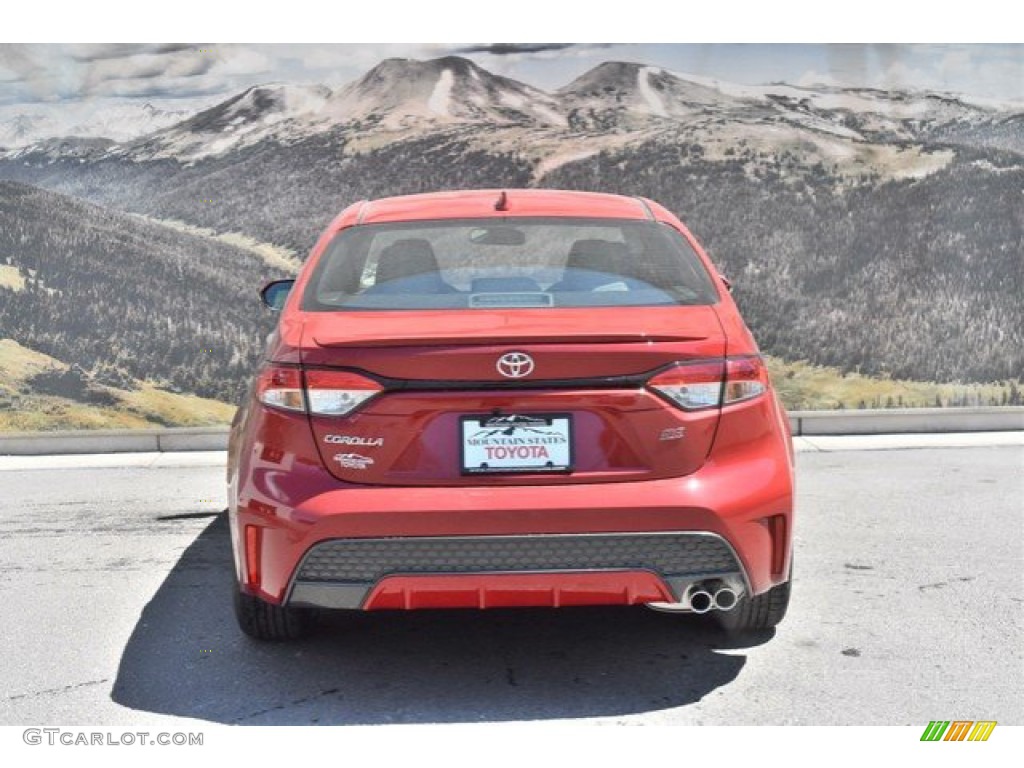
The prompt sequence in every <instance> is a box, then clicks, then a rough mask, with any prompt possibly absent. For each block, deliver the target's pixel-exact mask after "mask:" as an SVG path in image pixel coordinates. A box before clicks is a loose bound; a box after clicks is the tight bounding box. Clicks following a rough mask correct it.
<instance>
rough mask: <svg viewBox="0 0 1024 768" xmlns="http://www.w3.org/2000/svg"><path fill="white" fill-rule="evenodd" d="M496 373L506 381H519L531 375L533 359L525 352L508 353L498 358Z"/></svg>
mask: <svg viewBox="0 0 1024 768" xmlns="http://www.w3.org/2000/svg"><path fill="white" fill-rule="evenodd" d="M497 368H498V373H500V374H501V375H502V376H504V377H505V378H508V379H521V378H523V377H524V376H529V375H530V374H531V373H533V358H532V357H530V356H529V355H528V354H526V353H525V352H508V353H506V354H504V355H502V356H501V357H499V358H498V365H497Z"/></svg>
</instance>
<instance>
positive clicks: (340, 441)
mask: <svg viewBox="0 0 1024 768" xmlns="http://www.w3.org/2000/svg"><path fill="white" fill-rule="evenodd" d="M324 442H325V443H329V444H333V445H362V446H365V447H367V448H378V447H380V446H382V445H384V438H383V437H363V436H362V435H327V436H326V437H324Z"/></svg>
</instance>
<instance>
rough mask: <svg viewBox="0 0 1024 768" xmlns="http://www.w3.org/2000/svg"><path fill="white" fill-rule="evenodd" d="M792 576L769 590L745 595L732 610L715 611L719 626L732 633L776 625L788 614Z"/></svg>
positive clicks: (763, 628) (754, 630) (753, 630)
mask: <svg viewBox="0 0 1024 768" xmlns="http://www.w3.org/2000/svg"><path fill="white" fill-rule="evenodd" d="M790 584H792V578H790V580H789V581H787V582H785V583H784V584H778V585H776V586H774V587H772V588H771V589H769V590H768V591H767V592H765V593H763V594H760V595H755V596H754V597H744V598H742V599H741V600H740V601H739V602H738V603H737V604H736V607H735V608H733V609H732V610H731V611H715V619H716V620H717V621H718V624H719V626H721V627H722V629H724V630H725V631H726V632H729V633H730V634H739V633H743V632H756V631H758V630H765V629H771V628H772V627H775V626H776V625H777V624H778V623H779V622H780V621H782V619H783V617H785V615H786V609H787V608H788V607H789V593H790Z"/></svg>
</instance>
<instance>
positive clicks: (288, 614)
mask: <svg viewBox="0 0 1024 768" xmlns="http://www.w3.org/2000/svg"><path fill="white" fill-rule="evenodd" d="M235 617H236V618H237V619H238V626H239V627H240V628H241V629H242V631H243V632H245V634H247V635H248V636H249V637H252V638H254V639H256V640H272V641H281V640H300V639H302V638H303V637H306V636H307V635H309V633H310V632H311V631H312V629H313V615H312V612H311V611H310V610H308V609H306V608H288V607H286V606H283V605H273V604H272V603H268V602H267V601H266V600H261V599H260V598H258V597H255V596H253V595H247V594H245V593H244V592H241V591H239V590H237V589H236V590H235Z"/></svg>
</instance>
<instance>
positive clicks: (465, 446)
mask: <svg viewBox="0 0 1024 768" xmlns="http://www.w3.org/2000/svg"><path fill="white" fill-rule="evenodd" d="M303 338H304V339H305V343H304V345H303V349H302V364H303V367H305V368H307V369H346V370H352V371H358V372H360V373H362V374H364V375H367V376H369V377H371V378H374V379H376V380H378V381H379V382H381V383H382V384H383V385H384V388H385V391H384V392H383V393H381V394H380V395H378V396H376V397H375V398H373V399H372V400H370V401H369V402H368V403H366V404H365V405H364V406H363V407H362V408H360V409H359V410H358V411H356V412H354V413H352V414H350V415H348V416H345V417H328V416H318V415H315V414H314V415H311V417H310V424H311V428H312V430H313V433H314V437H315V439H316V443H317V446H318V448H319V449H320V453H321V457H322V459H323V461H324V464H325V466H327V467H328V469H329V470H330V471H331V472H332V474H334V475H335V477H337V478H338V479H339V480H344V481H346V482H351V483H360V484H381V485H476V484H480V483H481V482H486V483H488V484H498V485H510V484H511V485H516V484H533V485H536V484H563V483H581V482H612V481H625V480H640V479H655V478H660V477H670V476H678V475H685V474H688V473H690V472H693V471H694V470H696V469H697V468H698V467H700V465H701V464H702V463H703V462H704V460H705V459H706V457H707V454H708V451H709V450H710V446H711V442H712V439H713V437H714V433H715V429H716V427H717V422H718V413H719V411H718V409H717V408H711V409H707V410H702V411H694V412H686V411H683V410H681V409H679V408H677V407H675V406H673V405H671V404H670V403H669V402H667V401H666V399H665V398H663V397H661V396H659V395H658V394H656V393H654V392H652V391H650V390H648V389H646V388H645V387H644V384H645V382H646V381H647V379H648V378H650V376H651V375H653V374H654V373H655V372H656V371H658V370H661V369H664V368H665V367H667V366H671V365H673V364H677V363H686V362H689V361H694V360H708V359H715V360H720V359H723V358H724V355H725V336H724V333H723V331H722V327H721V324H720V323H719V320H718V317H717V314H716V313H715V310H714V308H713V307H710V306H692V307H680V306H674V307H664V308H662V307H656V308H651V307H625V308H616V309H615V310H613V311H594V310H593V309H559V310H551V309H543V310H511V311H484V310H477V311H469V312H467V311H457V312H452V311H443V312H408V311H403V312H345V313H309V314H307V315H306V317H305V327H304V332H303ZM509 355H512V356H513V363H515V362H516V361H521V357H528V358H529V363H528V364H526V363H523V364H522V365H520V366H518V367H517V366H516V365H513V366H512V367H511V369H510V367H509V366H508V365H504V366H502V365H500V364H499V363H500V361H502V359H503V358H507V356H509ZM521 362H522V361H521ZM526 368H529V370H526ZM510 370H511V372H512V373H513V374H515V375H512V376H510V375H509V373H510ZM524 371H525V372H524ZM488 457H490V458H488ZM481 463H483V464H484V465H485V466H484V467H483V468H481V466H480V464H481ZM496 470H500V471H496Z"/></svg>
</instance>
